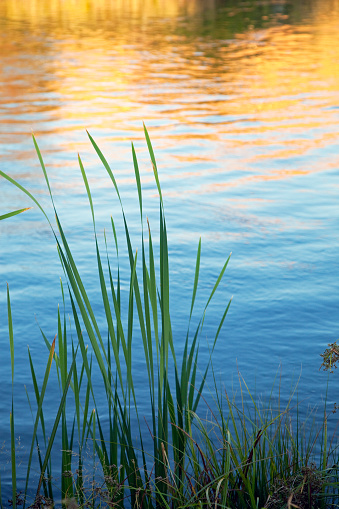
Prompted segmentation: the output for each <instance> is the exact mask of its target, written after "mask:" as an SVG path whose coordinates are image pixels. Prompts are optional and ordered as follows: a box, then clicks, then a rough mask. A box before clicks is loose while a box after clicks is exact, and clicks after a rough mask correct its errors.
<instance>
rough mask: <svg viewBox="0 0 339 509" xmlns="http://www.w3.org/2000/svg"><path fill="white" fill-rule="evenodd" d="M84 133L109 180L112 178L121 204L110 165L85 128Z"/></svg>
mask: <svg viewBox="0 0 339 509" xmlns="http://www.w3.org/2000/svg"><path fill="white" fill-rule="evenodd" d="M86 133H87V135H88V137H89V139H90V141H91V143H92V145H93V147H94V149H95V151H96V153H97V154H98V156H99V158H100V160H101V162H102V164H103V165H104V167H105V168H106V171H107V173H108V174H109V176H110V178H111V180H112V182H113V185H114V187H115V190H116V193H117V195H118V198H119V201H120V204H121V205H122V201H121V198H120V194H119V189H118V185H117V183H116V180H115V177H114V175H113V173H112V170H111V168H110V166H109V164H108V162H107V161H106V159H105V157H104V155H103V153H102V152H101V150H100V149H99V147H98V145H97V144H96V143H95V141H94V139H93V138H92V136H91V135H90V134H89V132H88V131H87V130H86Z"/></svg>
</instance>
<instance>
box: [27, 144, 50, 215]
mask: <svg viewBox="0 0 339 509" xmlns="http://www.w3.org/2000/svg"><path fill="white" fill-rule="evenodd" d="M32 138H33V142H34V146H35V150H36V153H37V154H38V158H39V161H40V166H41V168H42V171H43V173H44V176H45V180H46V184H47V187H48V191H49V195H50V198H51V200H52V204H53V208H54V209H55V206H54V200H53V195H52V191H51V186H50V185H49V180H48V175H47V171H46V167H45V163H44V161H43V159H42V155H41V152H40V149H39V147H38V144H37V142H36V139H35V136H34V134H32Z"/></svg>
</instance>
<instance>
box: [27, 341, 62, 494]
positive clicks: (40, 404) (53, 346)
mask: <svg viewBox="0 0 339 509" xmlns="http://www.w3.org/2000/svg"><path fill="white" fill-rule="evenodd" d="M55 339H56V338H54V339H53V342H52V347H51V350H50V352H49V356H48V360H47V365H46V370H45V375H44V379H43V383H42V388H41V393H40V396H39V404H38V409H37V412H36V417H35V422H34V428H33V435H32V442H31V448H30V452H29V459H28V465H27V474H26V485H25V497H26V494H27V489H28V481H29V475H30V470H31V464H32V457H33V449H34V443H35V437H36V435H37V430H38V424H39V419H40V415H41V414H42V403H43V400H44V396H45V393H46V387H47V382H48V378H49V374H50V371H51V366H52V361H53V354H54V348H55Z"/></svg>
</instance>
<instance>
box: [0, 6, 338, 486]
mask: <svg viewBox="0 0 339 509" xmlns="http://www.w3.org/2000/svg"><path fill="white" fill-rule="evenodd" d="M0 23H1V31H0V51H1V66H0V82H1V87H0V132H1V136H0V155H1V164H0V166H1V170H2V171H5V172H7V173H8V174H9V175H11V176H12V177H13V178H15V179H17V180H18V181H19V182H20V183H21V184H22V185H24V186H26V187H27V188H28V189H29V190H30V191H32V192H33V194H34V195H35V196H36V197H37V198H38V199H39V200H40V201H41V203H42V204H43V206H44V207H46V210H47V211H48V213H49V214H50V217H51V218H53V213H52V208H51V205H50V201H49V197H48V193H47V191H46V186H45V183H44V179H43V174H42V171H41V169H40V166H39V161H38V159H37V156H36V153H35V151H34V146H33V142H32V138H31V133H32V132H34V133H35V135H36V137H37V140H38V143H39V146H40V149H41V151H42V153H43V156H44V159H45V163H46V166H47V169H48V172H49V176H50V180H51V184H52V187H53V192H54V196H55V200H56V203H57V207H58V210H59V212H60V216H61V218H62V221H63V224H64V228H65V230H66V233H67V236H68V239H69V241H70V244H71V246H72V249H73V253H74V256H75V258H76V260H77V263H78V264H79V268H80V271H81V273H82V275H83V277H84V281H85V282H86V287H87V289H88V292H89V295H90V296H91V298H92V300H93V302H94V307H96V305H97V308H98V313H99V315H100V313H101V311H100V309H101V307H100V296H99V293H98V282H97V274H96V271H95V269H94V268H93V267H94V265H93V264H94V260H95V252H94V244H93V233H92V223H91V217H90V211H89V207H88V200H87V197H86V193H85V189H84V185H83V182H82V179H81V174H80V170H79V166H78V162H77V153H78V152H79V153H80V155H81V157H82V160H83V162H84V165H85V168H86V171H87V174H88V178H89V181H90V185H91V188H92V191H93V199H94V202H95V210H96V216H97V227H98V231H99V232H100V234H101V237H102V235H103V230H104V228H109V224H110V215H113V216H115V215H116V214H118V210H119V208H118V203H117V200H116V197H115V196H114V192H113V190H112V188H111V186H110V185H109V182H108V179H107V178H106V175H105V172H104V170H103V168H102V167H101V165H100V162H99V161H98V159H97V157H96V156H95V154H94V151H93V149H92V148H91V146H90V143H89V141H88V138H87V135H86V131H85V130H86V129H88V131H89V132H90V133H91V134H92V135H93V136H94V138H95V139H96V141H97V143H98V144H99V146H100V147H101V149H102V151H103V152H104V153H105V155H106V157H107V159H108V160H109V161H110V163H111V167H112V169H113V171H114V174H115V176H116V179H117V182H118V185H119V188H120V192H121V195H122V198H123V201H124V206H125V209H126V211H127V216H128V217H129V221H130V224H131V230H132V232H134V233H135V234H136V232H137V230H138V222H137V221H138V219H137V214H138V202H137V192H136V186H135V180H134V176H133V175H134V174H133V163H132V155H131V146H130V142H131V141H133V142H134V144H135V147H136V151H137V154H138V157H139V160H140V167H141V176H142V184H143V192H144V197H145V208H146V209H147V215H148V216H149V217H150V221H151V224H152V225H153V228H154V229H155V231H156V228H157V213H158V199H157V193H156V186H155V183H154V181H153V174H152V168H151V165H150V162H149V157H148V154H147V147H146V143H145V140H144V136H143V127H142V122H145V124H146V126H147V128H148V130H149V134H150V137H151V139H152V143H153V147H154V151H155V155H156V158H157V163H158V167H159V175H160V181H161V185H162V191H163V196H164V201H165V211H166V220H167V227H168V235H169V250H170V270H171V277H172V280H171V285H172V286H171V301H172V319H173V334H174V339H175V341H176V342H177V344H179V346H178V348H179V349H180V344H182V338H183V337H184V331H185V330H186V326H187V318H188V314H189V307H190V298H191V292H192V285H193V278H194V266H195V255H196V249H197V245H198V241H199V237H200V236H201V237H202V264H201V279H200V283H199V290H200V296H199V297H198V307H199V306H200V310H202V308H203V304H204V302H205V300H206V298H207V296H208V293H209V292H210V291H211V289H212V287H213V284H214V281H215V279H216V277H217V274H218V270H220V269H221V267H222V265H223V263H224V261H225V259H226V257H227V256H228V255H229V253H230V252H232V257H231V261H230V264H229V266H228V269H227V271H226V273H225V277H224V280H223V283H222V285H221V288H220V289H219V291H218V293H217V294H216V297H215V301H214V303H213V305H212V307H211V309H210V313H209V314H208V316H207V318H206V328H205V330H204V334H203V336H202V338H201V360H202V363H203V362H204V358H205V359H206V358H207V356H208V346H207V343H208V340H209V339H211V337H212V332H213V331H214V332H215V326H216V324H217V323H218V320H219V319H220V316H221V314H222V312H223V309H224V307H225V305H226V303H227V302H228V300H229V299H230V297H231V296H233V302H232V304H231V308H230V311H229V314H228V317H227V319H226V322H225V325H224V327H223V329H222V333H221V335H220V338H219V342H218V344H217V346H216V350H215V355H214V357H213V359H214V361H213V362H214V371H215V373H216V378H217V379H218V382H220V384H221V385H222V384H224V385H225V387H226V388H227V390H231V388H232V384H234V385H236V384H237V377H238V371H240V373H241V374H242V375H243V376H244V378H245V380H246V382H247V383H248V385H249V387H250V388H251V390H253V391H254V390H255V391H256V393H257V394H258V395H263V396H265V395H267V394H269V393H270V391H271V387H272V384H273V381H274V378H275V376H276V375H277V373H278V379H279V380H280V381H278V382H277V385H276V389H275V391H276V392H278V391H280V394H281V397H282V398H283V399H284V400H286V399H287V398H288V395H289V394H290V391H291V389H292V388H293V387H294V384H295V383H296V382H297V380H298V378H299V377H300V381H299V399H300V400H302V401H303V402H304V403H303V405H304V406H303V408H304V410H305V409H306V408H307V407H308V406H314V405H320V407H321V405H322V401H323V398H324V395H325V393H326V390H327V380H328V377H327V374H326V373H324V372H322V371H319V366H320V363H321V358H320V356H319V355H320V353H322V352H323V351H324V349H325V347H326V345H327V343H330V342H333V341H334V340H336V339H337V337H338V323H339V321H338V319H339V316H338V311H339V278H338V276H339V262H338V251H339V235H338V231H339V229H338V227H339V207H338V195H339V180H338V176H339V2H338V1H337V0H321V1H320V0H319V1H318V0H310V1H302V2H301V1H300V2H299V1H295V2H293V1H292V2H289V1H283V0H282V1H274V2H270V1H264V2H262V1H260V2H259V1H255V0H249V1H243V2H233V1H227V2H226V1H221V0H215V1H208V0H193V1H188V0H166V1H163V0H159V1H158V2H155V1H154V0H134V1H126V0H124V1H123V0H119V1H118V0H116V1H110V0H96V1H93V2H92V1H88V0H86V1H85V0H73V1H68V2H62V1H60V0H48V1H47V0H39V1H37V0H25V2H21V1H19V0H1V1H0ZM0 196H1V198H0V215H1V214H4V213H6V212H9V211H10V210H14V209H16V208H22V207H28V206H32V203H31V202H30V201H29V199H28V198H27V197H26V196H24V195H23V194H22V193H20V192H19V191H18V190H17V189H16V188H14V187H13V186H11V185H10V184H9V183H7V182H6V181H5V180H3V179H1V180H0ZM119 228H120V227H119ZM119 231H120V233H122V231H121V229H120V230H119ZM119 231H118V233H119ZM0 242H1V246H0V262H1V263H0V274H1V276H0V277H1V280H0V281H1V286H0V305H1V307H0V348H1V350H0V355H1V391H2V396H1V399H0V412H1V413H0V432H1V438H2V440H1V443H2V444H3V445H2V447H3V451H4V457H6V454H7V453H8V437H9V435H8V429H9V413H10V394H11V378H10V353H9V343H8V329H7V307H6V282H8V284H9V288H10V292H11V301H12V312H13V323H14V337H15V343H16V351H15V356H16V357H15V367H16V376H15V398H16V405H17V407H18V410H17V412H16V414H17V429H18V433H20V436H21V437H22V438H21V443H22V442H24V438H25V429H26V426H27V423H30V422H31V421H30V414H29V410H28V406H27V402H26V401H27V400H26V394H25V390H24V386H25V385H26V386H27V388H28V391H30V392H31V394H32V398H33V399H34V397H33V392H32V388H31V382H30V380H31V379H30V374H29V366H28V362H27V359H28V357H27V345H29V348H30V351H31V353H32V357H33V359H34V362H35V366H36V369H37V371H38V373H40V374H41V376H42V371H43V369H44V366H45V365H46V361H47V352H46V350H45V346H44V342H43V339H42V336H41V333H40V330H39V326H38V324H39V325H40V326H41V328H42V329H43V330H44V332H45V334H46V335H47V337H48V338H49V339H50V340H52V339H53V337H54V335H55V333H56V317H57V305H58V303H60V302H61V292H60V285H59V278H60V277H62V275H63V274H62V269H61V267H60V264H59V260H58V255H57V252H56V248H55V243H54V240H53V237H52V234H51V232H50V230H49V227H48V225H47V224H46V221H45V220H44V218H43V216H42V214H41V213H40V212H39V210H38V209H37V207H36V206H34V207H33V208H32V209H31V210H29V211H27V212H25V213H24V214H21V215H19V216H17V217H15V218H11V219H9V220H6V221H1V223H0ZM127 268H128V267H127V265H126V267H125V269H124V266H122V273H123V274H124V270H125V271H126V270H127ZM126 284H128V283H126ZM37 322H38V324H37ZM205 340H206V341H205ZM137 348H138V346H137V345H136V356H137V355H138V354H137ZM332 377H333V380H332V378H331V377H330V386H329V389H328V391H329V392H328V405H329V406H330V407H332V405H333V402H334V401H335V400H336V396H337V390H336V387H338V381H337V379H336V374H334V375H332ZM140 382H141V383H142V374H140ZM279 384H280V389H279ZM145 398H148V394H146V395H145ZM46 405H47V406H46V410H45V415H48V414H49V412H48V410H49V408H50V412H51V416H52V417H53V415H54V408H55V402H54V401H53V398H52V399H51V400H48V401H46ZM49 405H50V407H49ZM304 410H303V411H304ZM305 411H306V410H305ZM336 419H337V417H336V415H333V414H330V416H329V424H330V426H332V427H334V424H335V422H336ZM6 451H7V452H6ZM7 458H8V456H7ZM1 475H2V478H3V479H8V476H9V475H10V470H9V466H8V465H7V466H6V464H5V461H3V468H2V472H1Z"/></svg>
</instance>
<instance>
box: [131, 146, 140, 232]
mask: <svg viewBox="0 0 339 509" xmlns="http://www.w3.org/2000/svg"><path fill="white" fill-rule="evenodd" d="M132 156H133V165H134V173H135V180H136V181H137V188H138V197H139V207H140V219H141V224H142V192H141V181H140V172H139V166H138V160H137V155H136V153H135V149H134V145H133V143H132Z"/></svg>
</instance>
